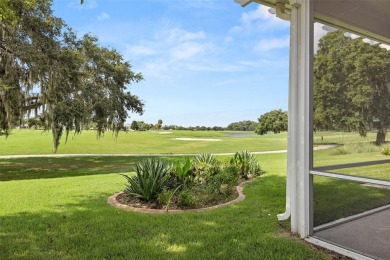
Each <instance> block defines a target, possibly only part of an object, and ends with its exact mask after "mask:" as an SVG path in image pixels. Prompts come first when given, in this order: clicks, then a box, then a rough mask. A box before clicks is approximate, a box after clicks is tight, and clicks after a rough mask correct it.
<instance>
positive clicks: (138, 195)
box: [113, 151, 263, 211]
mask: <svg viewBox="0 0 390 260" xmlns="http://www.w3.org/2000/svg"><path fill="white" fill-rule="evenodd" d="M262 172H263V171H262V169H261V167H260V164H259V162H258V161H257V160H256V158H255V157H254V156H253V155H252V154H251V153H249V152H248V151H242V152H237V153H236V154H235V155H234V156H233V157H231V158H226V159H225V160H223V161H220V160H217V159H216V158H215V157H214V156H213V155H211V154H200V155H197V156H195V157H193V158H192V159H190V158H188V157H187V158H185V159H183V160H181V161H177V162H176V165H173V164H170V163H167V162H165V161H163V160H161V159H158V158H152V159H146V160H144V161H141V162H138V163H137V164H136V175H133V176H127V175H123V176H124V177H125V178H126V180H127V181H128V183H127V185H126V189H125V190H124V192H123V193H120V194H118V195H117V196H116V197H115V198H113V199H115V200H116V202H115V203H120V204H122V205H128V206H131V207H134V208H143V209H159V210H166V211H168V210H186V209H201V208H208V207H212V206H216V205H220V204H224V203H227V202H229V201H232V200H234V199H236V198H237V196H238V195H239V192H238V191H239V190H237V188H236V187H237V186H239V185H240V184H241V183H243V182H244V181H247V180H249V179H252V178H254V177H256V176H260V175H261V174H262Z"/></svg>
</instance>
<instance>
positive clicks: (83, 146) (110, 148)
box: [0, 130, 287, 155]
mask: <svg viewBox="0 0 390 260" xmlns="http://www.w3.org/2000/svg"><path fill="white" fill-rule="evenodd" d="M241 134H242V133H241ZM51 138H52V137H51V133H49V132H43V131H39V130H36V131H32V130H31V131H30V130H14V131H13V132H12V135H10V136H9V137H8V138H7V139H5V137H4V136H0V154H2V155H5V154H50V153H51V152H52V139H51ZM176 138H191V139H195V140H185V141H183V140H177V139H176ZM197 139H202V140H197ZM203 139H206V140H203ZM207 139H211V141H207ZM216 139H217V140H218V141H215V140H216ZM286 147H287V138H286V134H284V133H283V134H278V135H266V136H260V135H255V134H253V133H246V135H245V133H244V135H242V136H240V135H239V136H238V137H237V133H229V132H222V131H221V132H216V131H146V132H121V133H119V136H118V138H117V139H116V138H115V137H114V136H113V135H112V133H111V132H106V133H105V135H104V137H102V138H100V139H97V138H96V132H95V131H83V132H82V133H81V134H80V135H73V134H71V135H69V139H68V142H67V143H65V137H64V136H63V138H62V140H61V144H60V147H59V150H58V152H57V153H58V154H150V153H162V154H177V153H183V154H194V153H229V152H230V153H232V152H237V151H240V150H248V151H274V150H285V149H286Z"/></svg>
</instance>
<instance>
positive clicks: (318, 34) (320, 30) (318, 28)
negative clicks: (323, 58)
mask: <svg viewBox="0 0 390 260" xmlns="http://www.w3.org/2000/svg"><path fill="white" fill-rule="evenodd" d="M328 32H329V31H327V30H325V29H324V25H323V24H321V23H314V37H313V38H314V39H313V41H314V53H317V50H318V43H319V41H320V39H321V38H322V37H324V36H325V35H326V34H327V33H328Z"/></svg>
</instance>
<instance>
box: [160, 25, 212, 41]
mask: <svg viewBox="0 0 390 260" xmlns="http://www.w3.org/2000/svg"><path fill="white" fill-rule="evenodd" d="M155 38H156V39H159V40H163V41H166V42H169V43H175V42H186V41H192V40H201V39H204V38H206V36H205V33H204V32H203V31H198V32H189V31H185V30H182V29H180V28H174V29H170V30H164V31H161V32H159V33H157V34H156V35H155Z"/></svg>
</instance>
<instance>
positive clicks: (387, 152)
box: [381, 147, 390, 155]
mask: <svg viewBox="0 0 390 260" xmlns="http://www.w3.org/2000/svg"><path fill="white" fill-rule="evenodd" d="M381 153H382V154H384V155H390V147H385V148H383V149H382V151H381Z"/></svg>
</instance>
